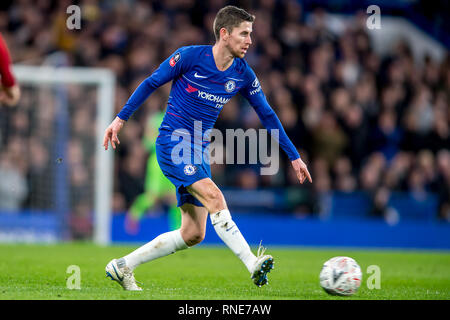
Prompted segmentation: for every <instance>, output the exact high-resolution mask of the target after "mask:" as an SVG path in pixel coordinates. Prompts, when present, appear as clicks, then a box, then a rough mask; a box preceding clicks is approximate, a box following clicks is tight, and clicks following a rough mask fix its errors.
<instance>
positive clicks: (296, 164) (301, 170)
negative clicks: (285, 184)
mask: <svg viewBox="0 0 450 320" xmlns="http://www.w3.org/2000/svg"><path fill="white" fill-rule="evenodd" d="M291 164H292V167H293V168H294V170H295V173H296V174H297V178H298V180H299V181H300V183H302V184H303V182H304V181H305V180H306V178H308V180H309V182H311V183H312V179H311V175H310V174H309V171H308V168H307V167H306V164H305V163H304V162H303V161H302V159H300V158H298V159H296V160H294V161H291Z"/></svg>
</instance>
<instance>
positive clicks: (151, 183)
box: [125, 111, 181, 234]
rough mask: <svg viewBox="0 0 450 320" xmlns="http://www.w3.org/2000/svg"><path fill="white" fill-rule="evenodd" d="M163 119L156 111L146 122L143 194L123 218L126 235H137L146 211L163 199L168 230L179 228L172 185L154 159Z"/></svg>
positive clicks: (179, 218) (178, 216)
mask: <svg viewBox="0 0 450 320" xmlns="http://www.w3.org/2000/svg"><path fill="white" fill-rule="evenodd" d="M163 118H164V113H163V112H161V111H157V112H155V113H153V114H152V115H151V116H150V117H149V118H148V120H147V126H146V130H145V136H144V146H145V148H146V149H147V150H148V152H149V153H150V155H149V157H148V160H147V169H146V171H147V172H146V175H145V184H144V192H143V193H142V194H140V195H138V196H137V197H136V199H135V200H134V201H133V203H132V205H131V207H130V210H128V212H127V215H126V218H125V230H126V231H127V233H128V234H137V233H138V231H139V221H140V220H141V218H142V216H143V215H144V214H145V212H146V211H147V210H149V209H150V208H152V207H153V206H154V205H155V203H156V202H157V201H158V200H161V199H164V200H166V203H167V204H168V205H169V208H168V210H167V211H168V212H167V213H168V220H169V229H170V230H176V229H179V228H180V226H181V217H180V214H179V212H178V208H177V199H176V197H175V193H174V191H176V190H175V187H174V185H173V184H172V183H171V182H170V181H169V180H168V179H167V178H166V177H165V176H164V174H163V173H162V171H161V169H160V168H159V165H158V160H157V159H156V151H155V148H156V137H157V136H158V128H159V127H160V126H161V123H162V121H163Z"/></svg>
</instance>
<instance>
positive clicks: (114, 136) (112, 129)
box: [103, 117, 125, 150]
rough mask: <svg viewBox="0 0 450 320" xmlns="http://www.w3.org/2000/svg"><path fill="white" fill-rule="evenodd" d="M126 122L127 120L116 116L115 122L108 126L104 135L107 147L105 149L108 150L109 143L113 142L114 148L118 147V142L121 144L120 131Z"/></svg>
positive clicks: (104, 144)
mask: <svg viewBox="0 0 450 320" xmlns="http://www.w3.org/2000/svg"><path fill="white" fill-rule="evenodd" d="M124 124H125V120H122V119H120V118H119V117H116V118H115V119H114V120H113V122H111V124H110V125H109V127H108V128H106V130H105V135H104V137H103V146H104V147H105V150H108V145H109V143H110V142H111V146H112V147H113V149H116V143H117V144H118V145H119V144H120V141H119V137H118V134H119V131H120V129H122V127H123V125H124Z"/></svg>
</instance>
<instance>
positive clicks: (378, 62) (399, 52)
mask: <svg viewBox="0 0 450 320" xmlns="http://www.w3.org/2000/svg"><path fill="white" fill-rule="evenodd" d="M74 3H75V4H77V5H79V7H80V8H81V12H82V20H81V29H80V30H68V29H67V28H66V19H67V17H68V14H67V13H66V9H67V7H68V6H69V5H71V4H74ZM226 4H235V5H237V6H241V7H243V8H245V9H247V10H248V11H250V12H251V13H252V14H254V15H255V16H256V21H255V23H254V25H253V33H252V41H253V44H252V47H251V48H250V50H249V52H248V54H247V56H246V60H247V61H248V63H249V64H250V66H251V67H252V68H253V70H254V71H255V73H256V74H257V76H258V78H259V80H260V82H261V84H262V88H263V90H264V92H265V94H266V96H267V98H268V101H269V103H270V104H271V106H272V107H273V108H274V110H275V111H276V113H277V114H278V116H279V118H280V120H281V122H282V123H283V125H284V127H285V129H286V131H287V134H288V136H289V137H290V138H291V139H292V141H293V143H294V144H295V146H296V147H297V148H298V150H299V152H300V154H301V156H302V158H303V159H304V160H305V161H306V163H307V164H308V165H309V168H310V172H311V175H312V178H313V184H311V185H305V186H300V185H299V184H298V181H297V178H296V176H295V173H294V172H293V170H292V168H291V166H290V164H289V161H288V159H287V158H286V157H285V155H284V154H283V152H280V155H281V159H282V161H281V168H280V171H279V173H278V174H277V175H274V176H261V175H259V173H258V172H259V171H258V170H256V169H255V168H254V167H251V166H247V167H244V166H239V165H218V164H215V165H213V166H212V172H213V177H214V180H215V181H216V183H217V184H218V185H219V186H229V187H239V188H244V189H249V190H251V189H258V188H262V187H281V188H299V189H300V190H302V189H308V191H310V192H312V194H315V195H316V196H317V195H318V196H320V195H321V194H326V193H328V192H330V191H333V190H334V191H341V192H352V191H356V190H362V191H366V192H368V193H369V194H370V195H371V197H372V199H373V213H374V214H377V215H385V214H386V213H387V212H388V211H389V207H388V202H389V198H390V194H391V193H392V192H395V191H405V192H409V193H411V194H412V195H414V196H415V197H418V198H420V197H421V196H423V195H426V194H428V193H434V194H436V195H437V196H438V198H439V217H440V218H441V219H443V220H450V194H449V193H450V151H449V146H450V129H449V123H450V111H449V109H450V108H449V103H450V55H447V58H446V59H444V61H434V60H433V59H432V58H431V56H426V57H425V58H424V59H423V60H422V61H416V60H415V59H414V57H413V55H412V50H411V48H410V44H408V43H406V42H403V41H400V42H398V43H397V45H396V46H395V47H394V48H392V50H391V53H390V55H388V56H380V55H378V54H377V53H376V51H375V50H374V48H373V46H372V43H371V39H370V37H369V35H368V33H367V29H366V18H367V15H366V13H365V12H363V11H361V12H357V13H355V14H354V16H353V19H352V22H351V23H349V24H348V25H347V27H346V29H345V30H344V31H343V32H342V33H339V34H338V33H336V32H335V31H334V30H333V28H332V26H330V24H329V19H327V12H326V11H324V10H322V9H320V8H317V9H315V10H314V11H312V12H308V14H307V13H306V12H304V10H303V7H302V5H301V4H300V3H299V2H298V1H293V0H283V1H281V0H280V1H276V0H261V1H222V0H209V1H194V0H165V1H138V0H128V1H112V0H111V1H107V0H106V1H94V0H81V1H50V0H34V1H31V0H18V1H13V2H12V3H11V4H9V5H8V6H6V7H5V10H3V11H0V32H1V34H2V35H3V37H4V38H5V40H6V42H7V43H8V45H9V47H10V50H11V53H12V58H13V61H14V62H15V63H26V64H35V65H39V64H42V63H43V62H44V61H45V60H46V59H47V57H48V56H49V55H51V54H54V53H55V52H64V54H65V60H66V64H67V65H71V66H83V67H103V68H109V69H111V70H113V71H114V73H115V75H116V77H117V87H116V90H115V112H116V113H117V112H119V111H120V109H121V108H122V107H123V105H124V104H125V102H126V101H127V99H128V98H129V96H130V95H131V93H132V92H133V91H134V89H135V88H136V87H137V86H138V85H139V83H140V82H141V81H142V80H144V79H145V78H146V77H147V76H149V75H150V74H151V72H152V71H153V70H155V68H156V67H157V66H158V65H159V63H160V62H161V61H163V60H164V59H166V58H167V57H168V56H169V55H170V54H171V53H173V52H174V51H175V50H176V49H177V48H178V47H180V46H184V45H192V44H213V43H214V35H213V32H212V23H213V19H214V17H215V14H216V13H217V11H218V10H219V9H220V8H221V7H223V6H224V5H226ZM169 90H170V84H167V85H165V86H163V87H162V88H160V89H158V90H157V91H156V92H155V93H154V94H153V95H152V96H151V97H150V98H149V99H148V100H147V101H146V102H145V103H144V105H143V106H142V107H141V108H140V109H139V110H138V111H137V112H136V113H135V114H134V115H133V117H132V118H131V119H130V120H129V121H128V123H127V124H126V126H125V127H124V130H123V131H122V132H121V145H120V148H119V151H118V154H117V158H116V160H117V161H116V168H115V182H116V183H115V190H114V201H113V205H114V209H115V211H125V210H126V209H127V208H128V207H129V205H130V204H131V202H132V201H133V200H134V198H135V197H136V196H137V195H138V194H139V193H141V192H142V191H143V184H144V177H145V169H146V168H145V164H146V159H147V156H148V154H147V153H146V151H145V148H144V146H143V144H142V141H141V140H142V135H143V133H144V130H145V125H146V123H147V118H148V116H149V115H151V114H152V113H153V112H155V111H157V110H164V109H165V103H166V102H167V98H168V93H169ZM73 94H76V92H75V93H73ZM75 101H77V102H76V103H78V104H76V105H74V110H78V111H77V114H79V115H78V116H77V117H74V118H73V119H72V122H73V123H74V124H75V123H78V125H79V126H81V127H83V126H85V125H86V123H89V117H90V115H89V112H92V111H89V109H88V108H87V105H86V104H85V103H84V102H85V101H84V99H83V95H81V99H78V100H77V99H75ZM94 101H95V100H94ZM94 101H93V103H94ZM79 110H81V111H79ZM0 112H1V111H0ZM8 112H16V113H18V114H20V113H21V112H22V111H21V109H20V108H17V110H16V111H8ZM17 117H18V118H19V119H17V120H16V121H19V122H20V121H25V120H23V119H22V120H21V118H20V116H17ZM42 117H45V115H42ZM85 122H86V123H85ZM216 127H217V128H219V129H221V130H224V129H226V128H243V129H244V130H245V129H248V128H261V123H260V121H259V119H258V117H257V115H256V113H255V112H254V111H252V108H251V107H250V106H249V105H248V103H247V102H246V101H245V100H244V99H242V98H240V97H236V98H233V99H232V100H231V101H230V102H229V103H228V104H227V105H226V106H225V107H224V109H223V111H222V113H221V115H220V117H219V120H218V122H217V126H216ZM81 132H83V129H81ZM84 132H86V131H84ZM10 135H11V133H10ZM31 139H33V140H37V137H34V136H33V137H32V138H31ZM4 143H6V142H4ZM12 143H13V141H11V140H10V141H9V144H12ZM18 144H20V143H18ZM37 144H39V141H37V142H36V144H35V143H30V147H31V146H32V147H33V148H36V145H37ZM72 146H73V149H77V147H76V146H74V145H72ZM2 149H3V150H6V149H4V146H2ZM79 151H80V150H79ZM36 152H37V153H38V151H36ZM73 152H74V153H76V150H75V151H73ZM79 153H83V152H81V151H80V152H79ZM4 154H5V152H0V172H1V170H2V169H1V168H2V163H3V162H5V163H6V162H7V160H5V159H4V158H6V157H4V156H3V155H4ZM83 154H85V153H83ZM42 161H44V160H42ZM80 162H83V161H80ZM84 162H86V163H85V166H86V167H89V166H90V165H92V164H91V163H89V161H88V159H86V161H84ZM78 168H79V169H80V170H77V173H76V174H75V175H78V174H80V175H82V174H83V167H82V166H78ZM24 170H25V169H24ZM85 172H88V171H85ZM74 179H76V178H74ZM319 207H320V206H319ZM309 210H312V211H314V210H320V208H319V209H317V206H316V205H313V206H312V207H310V208H309Z"/></svg>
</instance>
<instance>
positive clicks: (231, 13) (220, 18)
mask: <svg viewBox="0 0 450 320" xmlns="http://www.w3.org/2000/svg"><path fill="white" fill-rule="evenodd" d="M244 21H248V22H253V21H255V16H254V15H252V14H250V13H248V12H247V11H245V10H244V9H241V8H238V7H235V6H226V7H223V8H222V9H220V10H219V12H217V15H216V18H215V19H214V26H213V29H214V36H215V37H216V41H219V40H220V29H222V28H225V29H227V31H228V33H231V31H233V28H235V27H238V26H239V25H240V24H241V23H242V22H244Z"/></svg>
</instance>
